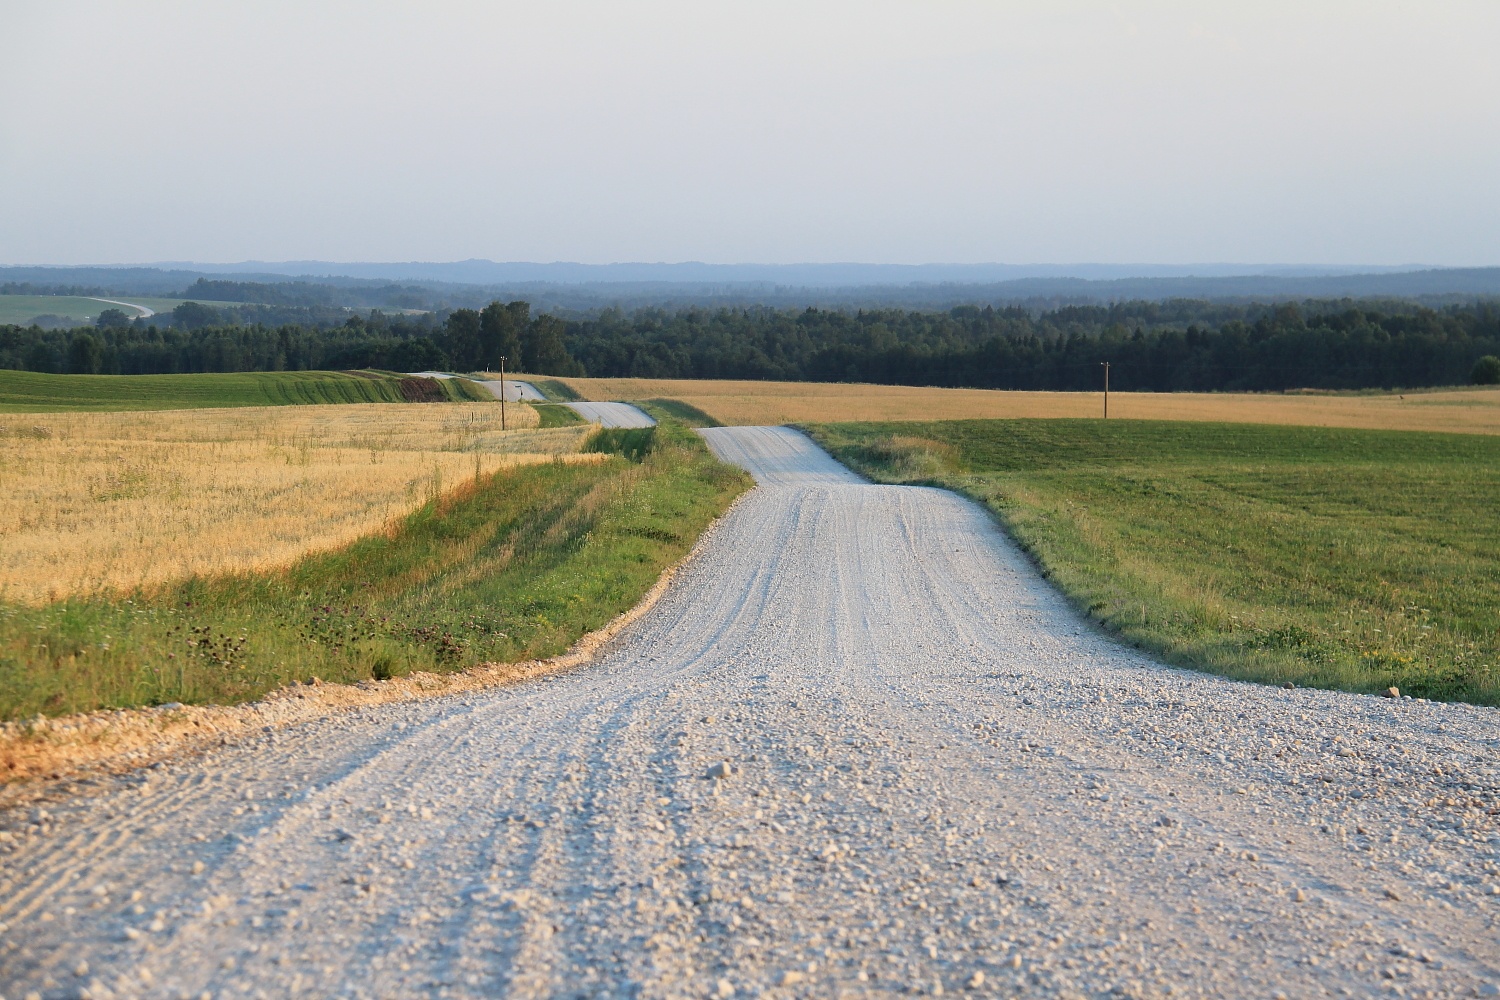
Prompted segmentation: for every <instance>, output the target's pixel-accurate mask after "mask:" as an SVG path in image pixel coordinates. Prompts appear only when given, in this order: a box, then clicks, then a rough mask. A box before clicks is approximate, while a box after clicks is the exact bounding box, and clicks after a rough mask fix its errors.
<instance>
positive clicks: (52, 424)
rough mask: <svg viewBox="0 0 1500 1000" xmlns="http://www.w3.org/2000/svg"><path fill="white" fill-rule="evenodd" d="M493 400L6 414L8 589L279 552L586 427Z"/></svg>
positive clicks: (32, 599) (576, 438)
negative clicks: (548, 423) (558, 423)
mask: <svg viewBox="0 0 1500 1000" xmlns="http://www.w3.org/2000/svg"><path fill="white" fill-rule="evenodd" d="M508 410H509V411H510V412H509V414H508V416H509V419H508V421H507V425H508V426H509V427H510V428H511V429H510V430H508V431H503V432H502V431H501V430H500V408H499V407H498V406H496V405H495V404H493V403H450V404H435V405H431V406H407V405H402V404H393V403H383V404H372V405H366V406H279V407H242V408H239V409H215V410H207V409H205V410H167V411H161V410H155V411H136V412H121V413H50V414H24V415H22V414H0V601H11V602H17V603H27V604H34V603H39V602H44V601H49V600H57V599H60V598H63V597H72V596H77V595H79V594H83V593H88V592H92V591H101V592H111V591H121V590H129V589H131V588H134V587H140V586H151V585H155V584H159V583H163V582H165V581H168V580H172V579H178V578H181V577H185V576H190V575H205V574H221V573H228V572H242V571H245V570H254V569H266V568H270V567H273V566H282V565H286V564H287V563H289V562H291V561H292V560H294V559H296V558H299V557H300V556H303V555H305V554H307V553H308V552H311V551H316V550H319V549H329V548H334V547H337V546H339V545H343V544H346V543H348V542H350V541H353V540H354V539H355V538H357V537H359V536H360V535H363V534H367V533H369V532H371V531H376V530H380V529H381V528H383V527H385V526H386V525H387V524H388V523H389V522H390V521H391V520H392V519H396V518H400V517H403V516H405V515H406V514H409V513H410V512H411V511H413V510H415V509H416V508H417V507H418V506H420V505H421V504H422V503H424V502H426V501H427V500H430V499H432V498H433V497H435V496H440V495H442V493H444V492H445V491H446V490H447V489H449V488H451V487H452V486H453V485H455V484H456V483H458V482H461V481H463V480H465V479H470V478H473V477H474V476H476V475H481V474H488V473H491V472H494V471H496V470H498V469H501V468H506V467H509V466H512V465H518V464H528V463H535V462H545V461H551V460H552V458H553V457H554V456H558V455H563V454H567V460H568V461H592V460H596V459H595V458H593V457H589V456H581V455H576V454H571V453H573V452H576V451H577V450H578V447H579V444H580V443H581V442H582V440H583V437H584V435H585V434H586V433H587V428H584V427H573V428H561V429H557V430H545V429H538V428H537V426H536V425H537V423H538V419H537V414H536V411H535V410H533V409H532V408H531V407H529V406H511V407H508Z"/></svg>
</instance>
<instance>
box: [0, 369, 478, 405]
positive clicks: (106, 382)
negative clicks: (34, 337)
mask: <svg viewBox="0 0 1500 1000" xmlns="http://www.w3.org/2000/svg"><path fill="white" fill-rule="evenodd" d="M469 401H472V402H494V397H493V396H491V395H490V393H489V392H487V391H486V390H484V389H483V388H481V387H480V386H478V385H475V384H474V383H472V382H469V381H467V380H463V379H425V378H409V377H407V376H404V375H400V374H398V373H394V372H375V371H366V372H229V373H219V372H213V373H203V374H192V375H48V374H43V373H39V372H18V371H6V370H0V413H5V412H8V413H38V412H47V413H51V412H59V411H64V410H91V411H113V410H182V409H195V408H199V407H226V406H289V405H298V404H309V403H402V402H469Z"/></svg>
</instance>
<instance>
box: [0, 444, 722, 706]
mask: <svg viewBox="0 0 1500 1000" xmlns="http://www.w3.org/2000/svg"><path fill="white" fill-rule="evenodd" d="M749 485H750V480H749V477H748V476H746V475H745V474H744V473H742V472H740V471H739V470H737V469H734V468H732V467H729V466H725V465H722V464H720V463H719V462H717V461H716V460H714V458H713V457H712V456H711V455H710V454H709V452H708V450H707V448H706V447H704V445H703V444H702V442H701V441H700V440H699V439H698V437H697V435H695V434H693V433H692V432H691V431H690V430H688V429H686V428H684V427H682V426H680V425H664V426H662V427H660V428H658V429H657V431H656V432H655V433H654V434H653V436H652V447H651V448H650V449H649V451H647V452H646V453H644V454H642V455H641V456H640V460H639V461H630V460H627V459H626V458H625V457H623V456H620V455H609V456H604V457H603V458H602V460H596V461H592V462H589V463H583V464H567V463H563V462H561V461H557V462H548V463H545V464H541V465H530V466H524V467H520V468H515V469H509V470H505V471H502V472H498V473H493V474H485V475H481V476H480V477H478V478H477V479H471V480H469V481H467V482H465V483H464V484H463V485H461V486H460V487H458V488H457V489H454V490H452V491H450V492H448V493H447V494H445V495H444V496H442V497H440V498H436V499H433V500H429V501H428V502H427V503H425V504H423V505H422V506H421V508H420V509H419V510H417V511H416V512H415V513H413V514H411V515H409V516H408V517H406V518H405V519H403V520H402V521H401V522H400V523H399V524H398V525H396V526H395V527H393V528H392V529H391V530H389V531H385V532H377V533H374V534H371V535H367V536H365V537H363V538H360V539H359V540H357V541H355V542H353V543H352V544H350V545H347V546H345V547H343V548H341V549H339V550H337V551H333V552H327V553H323V554H320V555H314V556H309V557H307V558H304V559H302V560H299V561H298V562H296V563H295V564H294V565H292V566H290V567H289V568H286V569H283V570H279V571H273V572H262V573H250V574H237V575H236V574H230V575H223V576H212V577H196V578H190V579H188V580H185V581H178V582H174V583H171V584H168V585H164V586H161V587H157V588H154V589H142V590H139V591H137V592H135V593H133V594H131V595H129V596H125V597H114V598H105V597H100V596H95V597H79V598H71V599H68V600H63V601H57V602H53V603H50V604H46V605H43V606H41V607H30V606H24V605H16V604H6V605H0V718H5V719H16V718H24V717H29V716H32V715H33V714H35V713H38V712H41V713H46V714H48V715H57V714H63V713H72V712H79V711H86V710H92V709H96V708H104V707H124V706H132V705H150V704H165V703H171V702H183V703H211V702H212V703H229V702H236V701H243V700H248V699H252V698H255V697H257V696H259V695H261V694H263V693H265V692H266V691H268V690H270V689H272V688H275V687H278V686H280V685H284V684H286V683H288V682H290V681H295V680H307V679H309V678H313V677H317V678H321V679H324V680H329V681H339V682H353V681H359V680H362V679H369V678H376V679H380V678H383V677H390V676H397V675H403V674H406V673H408V672H411V671H416V670H428V671H439V672H441V671H452V670H459V669H463V668H465V667H468V666H471V665H473V664H476V663H481V662H493V661H505V662H511V661H517V660H524V659H529V658H532V657H545V656H550V655H553V654H556V653H559V652H561V651H563V650H564V649H566V648H567V647H568V646H569V645H570V644H571V643H573V642H574V641H575V640H577V639H578V638H579V637H580V636H581V635H583V634H584V633H586V632H589V631H592V630H594V629H597V628H599V627H601V626H603V625H604V624H606V623H607V622H608V621H609V620H610V619H612V618H613V617H614V616H615V615H617V614H619V613H621V612H623V611H625V610H627V609H628V608H630V607H631V606H632V605H633V604H635V603H636V601H638V600H639V599H640V597H641V596H642V595H643V594H644V593H645V592H646V591H647V590H648V589H649V588H650V587H651V585H652V584H653V583H654V582H655V581H656V579H657V578H658V577H659V576H660V574H661V572H662V571H663V570H664V569H665V568H666V567H667V566H669V565H671V564H672V563H673V562H675V561H676V560H678V559H680V558H681V557H682V556H683V555H684V554H686V553H687V552H688V550H689V549H690V548H691V547H692V545H693V543H694V542H695V540H696V539H697V537H698V535H699V534H700V533H701V532H702V531H703V529H704V528H705V527H707V526H708V524H709V523H710V522H711V521H712V520H713V519H714V518H715V517H717V516H718V515H719V514H720V513H721V512H722V511H723V510H724V509H725V508H726V507H727V506H728V505H729V503H730V502H731V501H732V500H733V499H734V498H735V497H736V496H737V495H738V494H739V493H741V492H742V491H744V490H745V489H747V488H748V487H749Z"/></svg>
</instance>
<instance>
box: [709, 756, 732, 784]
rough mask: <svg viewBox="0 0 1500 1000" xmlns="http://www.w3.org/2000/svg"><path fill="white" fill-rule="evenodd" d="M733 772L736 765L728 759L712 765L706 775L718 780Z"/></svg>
mask: <svg viewBox="0 0 1500 1000" xmlns="http://www.w3.org/2000/svg"><path fill="white" fill-rule="evenodd" d="M733 773H734V765H733V764H731V763H729V761H727V760H721V761H719V762H718V763H717V764H715V765H713V766H712V767H710V768H709V769H708V773H707V774H705V775H704V777H706V778H710V779H715V780H717V779H720V778H727V777H729V776H730V775H731V774H733Z"/></svg>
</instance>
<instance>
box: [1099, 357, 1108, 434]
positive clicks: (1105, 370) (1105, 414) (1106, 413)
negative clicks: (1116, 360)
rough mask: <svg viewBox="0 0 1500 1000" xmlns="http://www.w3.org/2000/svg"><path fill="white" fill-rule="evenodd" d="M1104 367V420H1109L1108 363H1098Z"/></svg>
mask: <svg viewBox="0 0 1500 1000" xmlns="http://www.w3.org/2000/svg"><path fill="white" fill-rule="evenodd" d="M1099 363H1100V364H1101V365H1103V366H1104V419H1105V420H1108V419H1109V362H1108V361H1101V362H1099Z"/></svg>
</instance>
